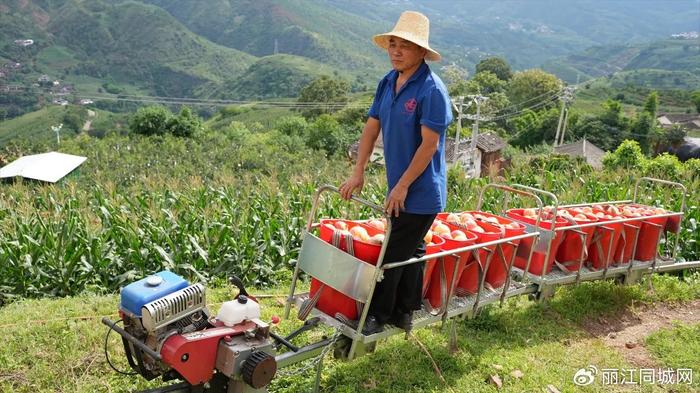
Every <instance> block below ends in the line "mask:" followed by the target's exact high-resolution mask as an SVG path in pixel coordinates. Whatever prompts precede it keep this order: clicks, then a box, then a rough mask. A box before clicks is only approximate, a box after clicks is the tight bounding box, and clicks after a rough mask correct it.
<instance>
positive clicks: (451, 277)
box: [103, 178, 700, 393]
mask: <svg viewBox="0 0 700 393" xmlns="http://www.w3.org/2000/svg"><path fill="white" fill-rule="evenodd" d="M641 184H643V185H645V186H648V185H652V186H671V187H674V188H676V189H678V190H679V191H680V201H681V209H680V211H678V212H674V211H667V210H664V209H660V208H655V207H651V206H645V205H643V204H641V203H640V202H639V201H638V196H639V192H640V185H641ZM329 191H333V192H337V191H338V190H337V189H336V188H335V187H332V186H325V187H322V188H320V189H319V190H318V192H317V193H316V195H315V199H314V204H313V207H312V211H311V214H310V217H309V220H308V222H307V226H306V230H305V232H304V233H303V243H302V247H301V250H300V253H299V258H298V262H297V264H296V268H295V271H294V276H293V280H292V285H291V288H290V293H289V297H288V298H287V303H286V307H285V315H284V317H285V318H288V317H289V313H290V311H291V308H292V307H293V306H296V307H297V308H298V314H297V316H298V318H299V319H300V320H301V321H304V323H303V324H302V325H301V327H299V329H297V330H296V331H294V332H292V333H291V334H289V335H288V336H286V337H281V336H279V335H277V334H275V333H274V332H273V331H271V330H270V323H268V322H265V321H263V320H261V319H260V318H261V317H260V305H259V304H258V302H257V300H256V299H255V298H254V297H253V296H251V295H249V294H248V293H247V292H246V290H245V288H244V287H243V284H242V283H241V282H240V280H238V279H237V278H235V277H232V278H231V283H232V284H233V285H235V286H237V287H238V289H239V294H238V295H237V296H236V297H235V298H234V299H233V300H230V301H228V302H225V303H223V305H222V306H221V308H220V309H219V311H218V313H217V314H216V315H212V314H211V312H210V311H209V309H208V308H207V305H206V294H205V288H204V286H202V285H201V284H194V285H190V284H189V283H188V282H187V281H186V280H185V279H183V278H181V277H179V276H177V275H175V274H173V273H171V272H168V271H164V272H160V273H156V274H154V275H152V276H149V277H146V278H144V279H142V280H139V281H137V282H134V283H132V284H129V285H127V286H126V287H124V288H123V289H122V292H121V304H120V306H119V315H120V317H121V320H120V321H121V322H122V323H123V325H122V326H123V327H121V326H120V325H118V322H120V321H117V322H112V321H110V320H108V319H103V322H104V324H106V325H107V326H108V327H109V330H108V332H107V338H109V334H110V333H111V332H112V331H115V332H116V333H118V334H119V335H120V336H121V338H122V342H123V344H124V350H125V352H126V358H127V360H128V363H129V365H130V366H131V368H132V369H133V371H134V372H133V373H134V374H135V373H138V374H140V375H141V376H142V377H144V378H146V379H148V380H151V379H154V378H156V377H160V378H162V380H163V381H177V382H175V383H174V384H171V385H168V386H165V387H162V388H158V389H152V390H149V392H222V393H224V392H226V393H234V392H237V393H244V392H245V393H248V392H265V391H267V390H266V387H267V385H268V384H269V383H270V382H271V381H272V379H273V378H274V377H275V376H276V375H278V374H279V373H278V370H280V369H283V368H286V367H290V366H292V365H295V364H298V363H300V362H305V363H306V364H307V365H306V366H305V367H301V368H298V369H297V370H296V371H297V372H304V371H306V370H308V369H311V368H315V369H316V381H315V385H314V391H318V389H319V383H320V375H321V372H322V368H323V359H324V357H325V355H326V354H327V353H328V352H331V351H333V353H334V355H335V357H336V358H340V359H344V360H352V359H354V358H356V357H357V356H361V355H364V354H367V353H371V352H373V351H374V349H375V347H376V345H377V342H378V341H379V340H381V339H383V338H386V337H389V336H391V335H395V334H403V333H405V332H404V330H401V329H399V328H397V327H393V326H387V327H386V328H385V329H384V330H383V331H381V332H379V333H375V334H372V335H364V334H362V333H361V332H362V328H363V325H364V322H365V319H366V317H367V311H368V308H369V307H365V305H366V304H367V302H368V301H369V300H370V299H371V298H372V295H373V293H374V290H375V286H376V283H377V282H379V281H381V280H382V276H383V272H384V271H385V270H387V269H394V268H397V267H399V266H404V265H408V264H411V263H421V264H423V265H424V266H425V267H424V281H423V297H424V306H423V309H422V310H420V311H418V312H416V313H415V314H414V316H413V328H414V329H419V328H422V327H425V326H428V325H431V324H434V323H442V324H446V326H448V327H449V329H448V332H449V335H450V339H449V341H448V342H449V348H450V350H456V345H457V344H456V343H457V337H456V334H457V333H456V332H457V329H456V323H459V321H460V320H462V319H465V318H473V317H475V316H476V315H477V314H478V312H479V310H480V309H481V308H483V307H484V306H487V305H489V304H493V303H496V302H500V303H501V304H503V302H504V301H505V299H507V298H510V297H514V296H519V295H529V296H530V297H531V298H532V299H534V300H539V301H546V300H547V299H548V298H549V297H551V296H552V295H553V294H554V289H555V288H556V287H557V286H559V285H567V284H578V283H580V282H582V281H592V280H603V279H608V278H611V279H615V280H616V282H618V283H620V284H630V283H634V282H636V281H638V280H639V279H640V278H641V277H642V275H644V274H649V273H654V272H666V271H677V270H682V269H690V268H698V267H700V261H694V262H688V261H681V260H678V259H677V258H676V255H675V254H676V252H677V250H678V239H679V237H680V236H679V234H680V233H681V225H680V224H681V219H682V216H683V210H684V209H685V195H686V190H685V187H683V185H681V184H678V183H672V182H667V181H662V180H657V179H650V178H641V179H639V180H638V181H637V184H636V186H635V190H634V198H633V200H626V201H614V202H596V203H584V204H576V205H559V202H558V199H557V197H556V196H555V195H554V194H552V193H549V192H547V191H543V190H539V189H536V188H532V187H527V186H522V185H517V184H515V185H512V186H507V185H499V184H489V185H487V186H485V187H484V189H482V191H481V195H480V196H479V203H478V206H477V209H476V210H475V211H470V212H455V213H444V214H440V215H438V219H437V220H436V222H435V224H434V225H433V227H432V229H431V232H429V234H428V235H427V236H426V239H425V241H426V245H427V247H426V255H425V256H424V257H422V258H413V259H410V260H407V261H402V262H393V263H387V264H383V263H382V260H383V256H384V251H385V248H386V244H387V241H386V240H387V238H388V237H389V234H390V232H391V222H390V221H387V220H384V221H382V220H381V219H376V220H362V221H352V220H340V219H321V220H318V222H317V218H316V211H317V209H318V205H319V201H320V198H321V195H322V194H323V193H325V192H329ZM487 192H490V193H494V192H497V193H499V194H502V195H499V196H500V197H499V198H497V199H498V200H500V201H502V206H501V210H500V211H499V212H496V213H495V214H494V213H490V212H485V211H482V210H481V209H482V201H483V200H484V195H485V193H487ZM514 198H517V199H518V201H519V202H520V203H521V204H522V203H523V202H525V201H526V200H530V201H534V202H535V204H536V208H532V207H531V208H509V203H510V202H511V199H514ZM542 198H547V200H548V202H549V205H548V206H545V205H544V204H543V201H542ZM353 200H354V201H355V202H358V203H361V204H363V205H366V206H368V207H370V208H372V209H375V210H376V211H377V212H378V213H379V214H383V212H382V209H381V208H380V207H379V206H376V205H374V204H372V203H369V202H367V201H364V200H362V199H359V198H353ZM384 218H385V219H386V218H387V217H384ZM662 238H663V241H662ZM660 249H663V250H664V255H661V254H660V253H659V250H660ZM302 272H304V273H305V274H306V275H307V276H308V277H309V278H310V279H311V286H310V291H309V292H305V293H296V285H297V282H298V280H299V277H300V275H301V273H302ZM448 323H449V324H448ZM321 325H323V326H326V327H331V328H333V330H334V331H335V333H334V334H332V335H327V336H323V338H322V339H321V340H319V341H317V342H312V343H309V344H306V345H302V346H296V345H294V344H293V343H292V342H291V340H292V339H293V338H294V337H296V336H298V335H299V334H300V333H302V332H304V331H307V330H310V329H314V328H317V327H320V326H321ZM107 338H106V339H105V354H107ZM107 360H108V361H109V360H110V359H109V356H108V357H107ZM111 364H112V363H111V362H110V365H111ZM115 370H116V368H115ZM117 371H120V370H117ZM283 371H286V372H287V373H288V372H289V371H288V370H283ZM120 372H122V373H124V372H123V371H120Z"/></svg>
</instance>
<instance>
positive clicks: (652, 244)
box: [628, 204, 680, 262]
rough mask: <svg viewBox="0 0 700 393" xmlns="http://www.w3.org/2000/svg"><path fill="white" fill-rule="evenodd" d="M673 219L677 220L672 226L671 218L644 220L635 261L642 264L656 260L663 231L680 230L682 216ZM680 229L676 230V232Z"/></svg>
mask: <svg viewBox="0 0 700 393" xmlns="http://www.w3.org/2000/svg"><path fill="white" fill-rule="evenodd" d="M628 206H632V207H643V208H647V209H654V208H653V207H651V206H645V205H639V204H630V205H628ZM671 218H674V219H676V220H674V222H672V223H671V224H669V221H670V220H669V217H654V218H644V219H643V220H642V224H641V227H640V228H639V240H637V249H636V250H635V253H634V259H636V260H638V261H642V262H649V261H652V260H653V259H654V257H655V256H656V253H657V250H658V248H659V238H660V237H659V235H661V231H662V230H665V229H666V228H668V227H669V226H670V227H672V229H676V228H678V229H679V228H680V224H679V223H680V216H675V217H671ZM678 229H676V231H677V230H678Z"/></svg>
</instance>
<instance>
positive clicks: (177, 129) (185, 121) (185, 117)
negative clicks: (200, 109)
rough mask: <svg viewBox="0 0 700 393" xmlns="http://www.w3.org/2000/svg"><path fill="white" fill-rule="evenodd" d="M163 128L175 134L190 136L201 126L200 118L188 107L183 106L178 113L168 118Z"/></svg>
mask: <svg viewBox="0 0 700 393" xmlns="http://www.w3.org/2000/svg"><path fill="white" fill-rule="evenodd" d="M165 128H166V130H167V132H169V133H171V134H173V135H175V136H180V137H191V136H193V135H195V134H196V133H197V131H199V130H200V129H201V128H202V120H201V119H200V118H199V117H198V116H197V115H195V114H194V113H193V112H192V110H191V109H190V108H188V107H183V108H182V109H181V110H180V114H178V115H177V116H171V117H170V118H169V119H168V121H167V124H166V126H165Z"/></svg>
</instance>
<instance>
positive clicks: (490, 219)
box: [484, 216, 501, 225]
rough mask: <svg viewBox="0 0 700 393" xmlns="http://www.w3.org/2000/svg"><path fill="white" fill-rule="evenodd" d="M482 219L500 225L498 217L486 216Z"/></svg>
mask: <svg viewBox="0 0 700 393" xmlns="http://www.w3.org/2000/svg"><path fill="white" fill-rule="evenodd" d="M484 221H486V222H488V223H491V224H494V225H501V223H499V222H498V219H497V218H496V217H490V216H487V217H485V218H484Z"/></svg>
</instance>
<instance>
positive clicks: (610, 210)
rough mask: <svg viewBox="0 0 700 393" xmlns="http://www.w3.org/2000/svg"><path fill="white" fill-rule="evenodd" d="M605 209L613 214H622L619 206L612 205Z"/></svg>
mask: <svg viewBox="0 0 700 393" xmlns="http://www.w3.org/2000/svg"><path fill="white" fill-rule="evenodd" d="M605 210H606V211H607V212H608V214H610V215H612V216H619V215H620V209H618V208H617V206H614V205H610V206H608V208H607V209H605Z"/></svg>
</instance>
